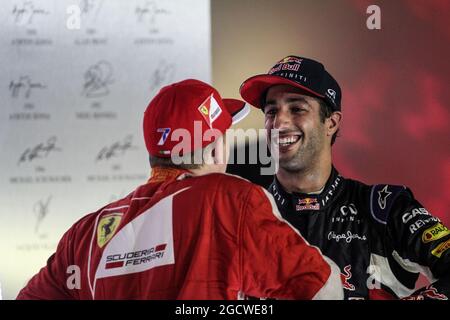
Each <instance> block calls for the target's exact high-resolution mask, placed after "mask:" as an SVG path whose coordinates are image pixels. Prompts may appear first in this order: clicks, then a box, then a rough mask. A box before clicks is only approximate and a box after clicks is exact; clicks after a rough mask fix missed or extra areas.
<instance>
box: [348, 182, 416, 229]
mask: <svg viewBox="0 0 450 320" xmlns="http://www.w3.org/2000/svg"><path fill="white" fill-rule="evenodd" d="M347 182H348V187H349V188H354V189H358V190H359V191H360V192H361V196H362V197H363V198H364V199H365V201H367V203H368V206H369V211H370V214H371V216H372V217H373V218H374V219H375V220H376V221H378V222H379V223H382V224H386V223H387V220H388V217H389V215H390V212H391V211H392V209H393V207H394V206H395V204H396V203H398V201H405V199H408V200H407V201H409V200H412V199H413V198H414V196H413V193H412V192H411V190H410V189H409V188H408V187H407V186H405V185H397V184H389V183H378V184H365V183H363V182H361V181H358V180H354V179H347ZM400 199H402V200H400Z"/></svg>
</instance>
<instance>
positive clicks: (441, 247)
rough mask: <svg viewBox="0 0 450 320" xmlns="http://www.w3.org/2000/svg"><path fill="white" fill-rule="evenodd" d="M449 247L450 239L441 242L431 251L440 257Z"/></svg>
mask: <svg viewBox="0 0 450 320" xmlns="http://www.w3.org/2000/svg"><path fill="white" fill-rule="evenodd" d="M449 248H450V239H448V240H447V241H445V242H443V243H441V244H440V245H438V246H437V247H436V248H434V249H433V251H431V254H432V255H434V256H436V257H438V258H440V257H441V256H442V254H443V253H444V252H445V251H447V250H448V249H449Z"/></svg>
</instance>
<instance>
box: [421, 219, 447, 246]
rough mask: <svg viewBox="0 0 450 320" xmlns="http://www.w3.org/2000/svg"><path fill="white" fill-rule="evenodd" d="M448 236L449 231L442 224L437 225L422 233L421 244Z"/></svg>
mask: <svg viewBox="0 0 450 320" xmlns="http://www.w3.org/2000/svg"><path fill="white" fill-rule="evenodd" d="M448 234H450V230H449V229H448V228H447V227H446V226H444V225H443V224H442V223H437V224H435V225H434V226H432V227H431V228H428V229H427V230H425V231H424V232H423V233H422V242H423V243H428V242H431V241H435V240H438V239H441V238H443V237H445V236H446V235H448Z"/></svg>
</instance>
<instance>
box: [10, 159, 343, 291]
mask: <svg viewBox="0 0 450 320" xmlns="http://www.w3.org/2000/svg"><path fill="white" fill-rule="evenodd" d="M245 295H250V296H255V297H268V298H281V299H313V298H325V299H342V298H343V289H342V286H341V283H340V277H339V269H338V268H337V266H336V265H334V263H333V262H331V260H329V259H328V258H326V257H325V256H323V255H322V253H321V252H320V250H319V249H317V248H315V247H312V246H310V245H309V244H308V243H307V242H306V241H305V240H304V239H303V237H301V236H299V233H298V232H297V231H294V229H293V228H291V227H290V226H289V225H288V223H287V222H285V221H284V220H283V218H282V217H281V215H280V214H279V212H278V210H277V208H276V205H275V202H274V200H273V198H272V196H271V195H269V194H268V193H267V192H266V191H265V190H263V189H262V188H261V187H259V186H256V185H253V184H251V183H250V182H248V181H246V180H243V179H241V178H238V177H235V176H230V175H226V174H209V175H204V176H198V177H192V176H191V175H189V174H188V172H187V171H180V170H175V169H161V168H155V169H154V170H153V175H152V177H151V178H150V180H149V181H148V182H147V183H146V184H144V185H142V186H140V187H138V188H137V189H136V190H135V191H134V192H132V193H131V194H129V195H128V196H127V197H125V198H123V199H121V200H119V201H116V202H114V203H111V204H109V205H107V206H105V207H104V208H102V209H100V210H98V211H97V212H95V213H92V214H89V215H87V216H85V217H84V218H82V219H81V220H79V221H78V222H77V223H75V224H74V225H73V226H72V227H71V228H70V229H69V230H68V231H67V232H66V233H65V234H64V236H63V238H62V239H61V241H60V243H59V245H58V247H57V250H56V252H55V253H54V254H53V255H52V256H51V257H50V258H49V260H48V262H47V265H46V266H45V267H44V268H42V269H41V271H40V272H39V273H38V274H37V275H35V276H34V277H33V278H32V279H31V280H30V281H29V282H28V284H27V285H26V286H25V288H23V289H22V290H21V292H20V293H19V295H18V297H17V298H18V299H237V298H238V297H241V296H245Z"/></svg>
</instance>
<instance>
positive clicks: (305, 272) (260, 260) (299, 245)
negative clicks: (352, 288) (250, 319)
mask: <svg viewBox="0 0 450 320" xmlns="http://www.w3.org/2000/svg"><path fill="white" fill-rule="evenodd" d="M238 241H239V242H240V243H239V248H240V264H239V265H240V274H241V277H242V288H243V291H244V293H245V294H247V295H250V296H254V297H267V298H278V299H343V296H344V294H343V289H342V283H341V280H340V272H339V268H338V267H337V266H336V265H335V264H334V263H333V262H332V261H331V260H329V259H327V258H326V257H325V256H324V255H322V253H321V252H320V250H319V249H318V248H315V247H312V246H310V245H309V244H308V243H307V242H306V240H304V238H303V237H302V236H301V235H300V234H299V233H298V231H296V230H295V229H294V228H292V227H291V226H290V225H289V224H288V223H287V222H286V221H284V220H283V218H282V217H281V215H280V213H279V212H278V209H277V207H276V204H275V201H274V200H273V198H272V196H271V195H270V194H269V193H268V192H267V191H265V190H263V189H262V188H260V187H257V186H255V187H253V188H252V190H251V192H250V193H249V196H248V199H247V207H246V209H245V214H244V215H242V221H241V223H240V228H239V239H238Z"/></svg>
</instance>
